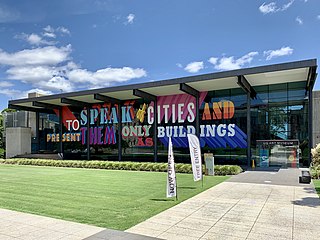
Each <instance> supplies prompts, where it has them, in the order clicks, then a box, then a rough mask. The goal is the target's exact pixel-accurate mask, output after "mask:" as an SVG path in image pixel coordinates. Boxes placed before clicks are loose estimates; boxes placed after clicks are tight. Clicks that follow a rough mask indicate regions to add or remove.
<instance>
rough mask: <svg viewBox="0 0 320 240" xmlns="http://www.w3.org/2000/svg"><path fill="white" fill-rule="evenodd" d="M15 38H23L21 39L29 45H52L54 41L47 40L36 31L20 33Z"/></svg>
mask: <svg viewBox="0 0 320 240" xmlns="http://www.w3.org/2000/svg"><path fill="white" fill-rule="evenodd" d="M48 34H51V33H48ZM16 38H20V39H23V40H25V41H27V42H28V43H29V44H30V45H37V46H39V45H54V44H55V42H53V41H47V40H45V39H43V38H42V37H41V36H39V35H38V34H36V33H31V34H30V35H28V34H25V33H22V34H20V35H17V36H16Z"/></svg>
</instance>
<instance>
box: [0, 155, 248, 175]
mask: <svg viewBox="0 0 320 240" xmlns="http://www.w3.org/2000/svg"><path fill="white" fill-rule="evenodd" d="M0 164H16V165H34V166H50V167H71V168H95V169H110V170H130V171H150V172H166V171H167V163H151V162H149V163H145V162H144V163H141V162H111V161H77V160H47V159H19V158H14V159H0ZM175 167H176V172H177V173H192V167H191V164H184V163H176V164H175ZM204 170H205V167H204V166H203V171H204ZM214 172H215V175H220V176H225V175H236V174H239V173H241V172H242V168H241V167H239V166H236V165H215V166H214Z"/></svg>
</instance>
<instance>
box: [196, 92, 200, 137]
mask: <svg viewBox="0 0 320 240" xmlns="http://www.w3.org/2000/svg"><path fill="white" fill-rule="evenodd" d="M199 107H200V106H199V95H197V97H196V135H197V137H198V138H199V139H200V116H199Z"/></svg>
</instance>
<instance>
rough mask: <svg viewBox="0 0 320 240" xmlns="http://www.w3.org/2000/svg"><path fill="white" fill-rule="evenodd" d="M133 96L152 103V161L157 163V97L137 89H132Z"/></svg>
mask: <svg viewBox="0 0 320 240" xmlns="http://www.w3.org/2000/svg"><path fill="white" fill-rule="evenodd" d="M133 95H135V96H137V97H141V98H143V99H145V100H149V101H152V102H153V103H154V111H153V112H154V121H153V128H154V135H153V142H154V143H153V159H154V161H155V162H157V161H158V141H157V140H158V138H157V135H158V102H157V96H155V95H152V94H150V93H147V92H144V91H141V90H139V89H133Z"/></svg>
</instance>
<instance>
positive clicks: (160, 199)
mask: <svg viewBox="0 0 320 240" xmlns="http://www.w3.org/2000/svg"><path fill="white" fill-rule="evenodd" d="M150 200H151V201H155V202H171V201H175V198H173V199H167V198H151V199H150Z"/></svg>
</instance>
